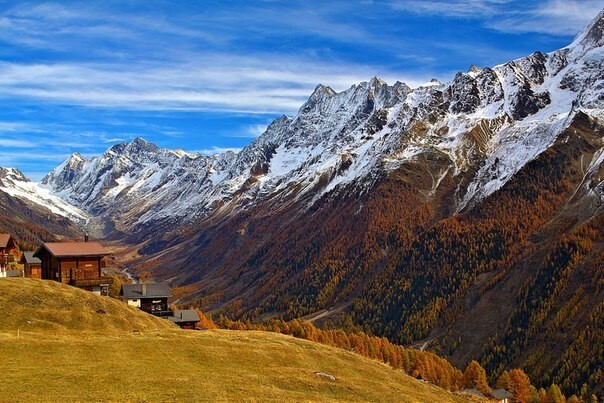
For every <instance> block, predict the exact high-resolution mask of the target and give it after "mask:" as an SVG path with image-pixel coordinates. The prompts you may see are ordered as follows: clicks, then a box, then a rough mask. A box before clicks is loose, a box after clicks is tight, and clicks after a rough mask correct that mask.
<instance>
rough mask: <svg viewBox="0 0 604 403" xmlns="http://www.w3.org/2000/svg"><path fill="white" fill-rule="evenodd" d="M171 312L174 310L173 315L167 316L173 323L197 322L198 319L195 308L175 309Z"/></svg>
mask: <svg viewBox="0 0 604 403" xmlns="http://www.w3.org/2000/svg"><path fill="white" fill-rule="evenodd" d="M173 312H174V315H173V316H168V319H170V320H171V321H172V322H174V323H181V322H199V320H200V319H199V314H198V313H197V311H196V310H195V309H184V310H179V309H175V310H174V311H173Z"/></svg>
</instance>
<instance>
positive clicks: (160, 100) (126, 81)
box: [0, 55, 427, 113]
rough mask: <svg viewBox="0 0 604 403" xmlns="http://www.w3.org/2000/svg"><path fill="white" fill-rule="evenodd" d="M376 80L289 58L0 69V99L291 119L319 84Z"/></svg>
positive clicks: (361, 72)
mask: <svg viewBox="0 0 604 403" xmlns="http://www.w3.org/2000/svg"><path fill="white" fill-rule="evenodd" d="M371 76H373V69H372V68H370V67H366V66H354V65H324V64H317V63H315V62H309V61H304V60H296V59H295V58H289V57H287V56H285V57H270V56H266V57H264V58H263V57H262V56H259V57H239V56H224V55H208V56H205V57H204V58H203V60H198V61H196V62H194V63H187V64H184V65H176V66H171V67H161V66H157V65H146V64H142V65H132V64H130V65H128V66H121V65H105V64H78V63H62V64H15V63H6V62H4V63H2V62H0V94H1V95H0V97H3V98H10V97H18V98H26V99H36V100H43V101H49V102H58V103H67V104H72V105H77V106H84V107H106V108H121V109H129V110H214V111H229V112H244V113H294V112H296V111H297V109H298V108H299V107H300V106H301V105H302V103H303V102H304V101H305V100H306V99H307V97H308V96H309V95H310V93H311V92H312V89H313V88H314V87H315V86H316V85H317V84H318V83H322V84H325V85H330V86H332V87H333V88H334V89H336V90H342V89H345V88H347V87H348V86H350V85H351V84H352V83H358V82H360V81H365V80H368V79H369V78H370V77H371ZM426 78H427V77H426ZM426 78H421V79H417V80H416V79H412V80H409V81H408V84H409V85H412V86H413V85H419V84H420V83H421V82H423V81H425V80H426ZM384 79H385V80H388V79H390V80H391V82H393V81H394V80H393V79H392V77H384Z"/></svg>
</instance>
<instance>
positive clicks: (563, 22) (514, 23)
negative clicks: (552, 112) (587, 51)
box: [390, 0, 604, 35]
mask: <svg viewBox="0 0 604 403" xmlns="http://www.w3.org/2000/svg"><path fill="white" fill-rule="evenodd" d="M519 4H521V5H522V7H519ZM390 6H391V7H392V8H393V9H395V10H399V11H405V12H412V13H415V14H428V15H441V16H445V17H452V18H467V19H482V20H484V25H485V26H486V27H489V28H492V29H495V30H498V31H502V32H509V33H528V32H536V33H544V34H553V35H576V34H577V33H578V31H579V30H580V29H581V28H582V27H583V26H584V25H585V24H587V23H588V22H589V21H590V20H591V19H592V18H594V17H595V16H596V14H597V13H598V12H599V11H600V10H602V8H603V7H604V0H546V1H534V2H530V3H527V2H522V3H520V2H517V1H514V0H448V1H444V0H410V1H409V0H401V1H392V2H390Z"/></svg>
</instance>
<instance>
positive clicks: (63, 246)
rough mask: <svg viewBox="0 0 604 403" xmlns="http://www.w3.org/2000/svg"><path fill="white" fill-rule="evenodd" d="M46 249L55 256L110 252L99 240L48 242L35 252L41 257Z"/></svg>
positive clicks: (94, 254)
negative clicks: (41, 252)
mask: <svg viewBox="0 0 604 403" xmlns="http://www.w3.org/2000/svg"><path fill="white" fill-rule="evenodd" d="M42 249H46V250H47V251H48V252H50V254H51V255H53V256H54V257H68V256H107V255H109V254H110V253H109V252H108V251H107V249H105V248H104V247H103V245H101V244H100V243H98V242H46V243H44V244H43V245H42V246H40V248H38V250H37V251H36V253H34V256H35V257H40V255H39V252H40V251H41V250H42Z"/></svg>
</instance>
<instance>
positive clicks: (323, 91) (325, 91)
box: [310, 84, 336, 98]
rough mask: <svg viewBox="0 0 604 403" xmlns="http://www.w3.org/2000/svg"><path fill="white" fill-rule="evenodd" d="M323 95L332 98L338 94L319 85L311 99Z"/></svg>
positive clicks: (327, 87)
mask: <svg viewBox="0 0 604 403" xmlns="http://www.w3.org/2000/svg"><path fill="white" fill-rule="evenodd" d="M321 94H324V95H327V96H332V95H336V92H335V91H334V90H333V89H332V88H331V87H329V86H326V85H323V84H319V85H317V86H316V87H315V90H314V91H313V92H312V94H311V95H310V97H311V98H313V97H315V96H318V95H321Z"/></svg>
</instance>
